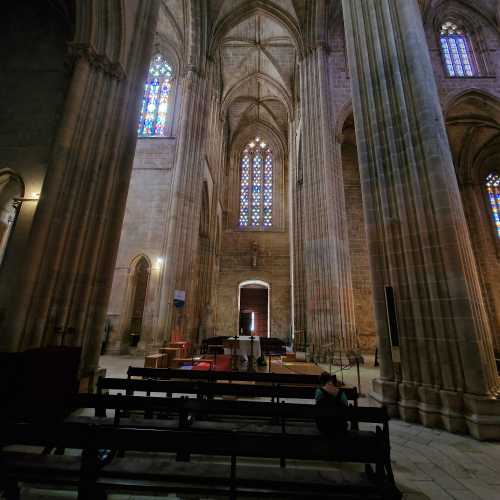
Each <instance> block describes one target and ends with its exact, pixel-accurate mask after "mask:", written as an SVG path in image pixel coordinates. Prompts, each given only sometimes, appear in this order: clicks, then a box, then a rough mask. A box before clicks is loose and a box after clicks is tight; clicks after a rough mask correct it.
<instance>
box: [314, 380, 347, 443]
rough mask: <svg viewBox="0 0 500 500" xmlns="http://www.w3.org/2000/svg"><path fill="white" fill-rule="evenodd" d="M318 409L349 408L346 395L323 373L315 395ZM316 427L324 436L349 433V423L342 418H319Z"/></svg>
mask: <svg viewBox="0 0 500 500" xmlns="http://www.w3.org/2000/svg"><path fill="white" fill-rule="evenodd" d="M315 399H316V408H324V409H340V408H342V407H347V406H348V404H349V403H348V401H347V398H346V395H345V394H344V393H343V392H342V391H340V390H339V388H338V387H337V385H336V384H335V379H334V378H333V377H332V376H331V375H330V374H329V373H328V372H323V373H322V374H321V375H320V377H319V386H318V388H317V389H316V394H315ZM316 425H317V426H318V429H319V430H320V432H322V433H323V434H326V435H327V436H335V435H338V434H341V433H343V432H346V431H347V421H346V420H345V419H344V418H342V417H317V418H316Z"/></svg>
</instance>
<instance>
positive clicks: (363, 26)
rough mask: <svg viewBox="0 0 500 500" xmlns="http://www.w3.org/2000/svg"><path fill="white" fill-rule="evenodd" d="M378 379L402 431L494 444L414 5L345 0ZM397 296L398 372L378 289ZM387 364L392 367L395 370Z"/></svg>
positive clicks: (499, 418)
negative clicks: (446, 433)
mask: <svg viewBox="0 0 500 500" xmlns="http://www.w3.org/2000/svg"><path fill="white" fill-rule="evenodd" d="M343 9H344V22H345V30H346V40H347V47H348V56H349V67H350V72H351V86H352V93H353V107H354V119H355V125H356V137H357V144H358V155H359V165H360V176H361V183H362V190H363V204H364V212H365V220H366V224H367V234H368V240H369V250H370V259H371V272H372V278H373V284H374V299H375V315H376V322H377V331H378V336H379V351H380V357H381V376H380V379H378V380H376V381H375V383H374V388H375V391H376V396H377V397H378V399H379V400H380V401H382V402H385V403H386V404H388V405H390V407H391V408H392V410H393V411H394V412H397V413H399V414H400V415H401V417H403V418H404V419H406V420H420V421H421V422H423V423H424V424H426V425H430V426H443V425H444V426H445V427H446V428H447V429H449V430H452V431H465V430H467V427H468V429H469V431H470V432H471V433H472V434H474V435H475V436H476V437H479V438H488V437H497V438H500V425H499V424H500V401H499V400H496V399H494V396H495V394H496V391H497V389H498V377H497V374H496V369H495V364H494V358H493V349H492V337H491V331H490V326H489V324H488V318H487V314H486V310H485V304H484V300H483V295H482V291H481V289H480V286H479V278H478V272H477V267H476V263H475V260H474V255H473V252H472V248H471V243H470V239H469V235H468V231H467V226H466V221H465V217H464V211H463V207H462V203H461V199H460V193H459V190H458V184H457V180H456V176H455V170H454V167H453V162H452V156H451V153H450V148H449V145H448V140H447V135H446V130H445V125H444V121H443V116H442V111H441V107H440V103H439V99H438V93H437V88H436V84H435V80H434V72H433V68H432V66H431V61H430V57H429V53H428V50H426V48H427V42H426V39H425V35H424V30H423V26H422V20H421V15H420V11H419V9H418V5H417V1H416V0H343ZM385 285H391V286H393V287H394V291H395V297H396V306H397V313H398V314H397V317H398V322H399V331H400V355H401V363H400V364H399V363H396V362H394V363H393V361H392V357H391V345H390V341H389V338H388V325H387V316H386V308H385V300H384V286H385ZM395 361H396V359H395Z"/></svg>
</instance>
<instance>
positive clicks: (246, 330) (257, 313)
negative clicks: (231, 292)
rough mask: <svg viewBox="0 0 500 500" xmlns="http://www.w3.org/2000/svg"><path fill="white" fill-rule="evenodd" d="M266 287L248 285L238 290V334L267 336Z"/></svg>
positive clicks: (267, 297) (267, 295)
mask: <svg viewBox="0 0 500 500" xmlns="http://www.w3.org/2000/svg"><path fill="white" fill-rule="evenodd" d="M268 299H269V294H268V290H267V288H263V287H260V286H259V287H257V286H255V285H249V286H248V287H243V288H241V290H240V321H239V334H240V335H257V336H259V337H267V332H268V324H267V322H268V317H267V316H268Z"/></svg>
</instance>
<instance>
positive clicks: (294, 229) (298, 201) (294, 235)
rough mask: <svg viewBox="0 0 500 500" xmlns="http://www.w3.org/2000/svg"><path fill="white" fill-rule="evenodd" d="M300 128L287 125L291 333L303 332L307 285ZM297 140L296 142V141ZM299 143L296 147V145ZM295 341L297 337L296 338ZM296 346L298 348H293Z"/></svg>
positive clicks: (293, 124)
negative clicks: (288, 128) (288, 127)
mask: <svg viewBox="0 0 500 500" xmlns="http://www.w3.org/2000/svg"><path fill="white" fill-rule="evenodd" d="M300 130H301V128H300V127H298V126H297V124H296V121H294V122H292V124H291V125H290V132H289V135H288V137H289V139H288V142H289V147H288V150H289V161H288V168H289V174H288V184H289V187H288V206H289V213H290V281H291V291H290V298H291V311H290V313H291V314H290V317H291V318H292V322H293V323H292V325H293V330H294V332H297V331H305V329H306V289H305V288H306V283H305V268H304V211H303V207H302V183H303V176H302V162H303V155H302V147H301V140H300ZM297 137H298V139H297ZM297 143H298V144H297ZM296 339H297V337H296ZM296 347H297V345H296Z"/></svg>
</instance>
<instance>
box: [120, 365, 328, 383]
mask: <svg viewBox="0 0 500 500" xmlns="http://www.w3.org/2000/svg"><path fill="white" fill-rule="evenodd" d="M127 377H128V378H132V377H141V378H144V379H158V380H173V379H178V380H204V381H206V382H216V381H218V380H228V381H235V382H236V381H239V382H259V383H269V384H285V385H313V386H317V385H318V382H319V376H318V375H302V374H298V373H269V372H239V371H231V372H228V371H216V370H206V371H202V370H200V371H198V370H179V369H173V368H142V367H139V366H129V367H128V370H127Z"/></svg>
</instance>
